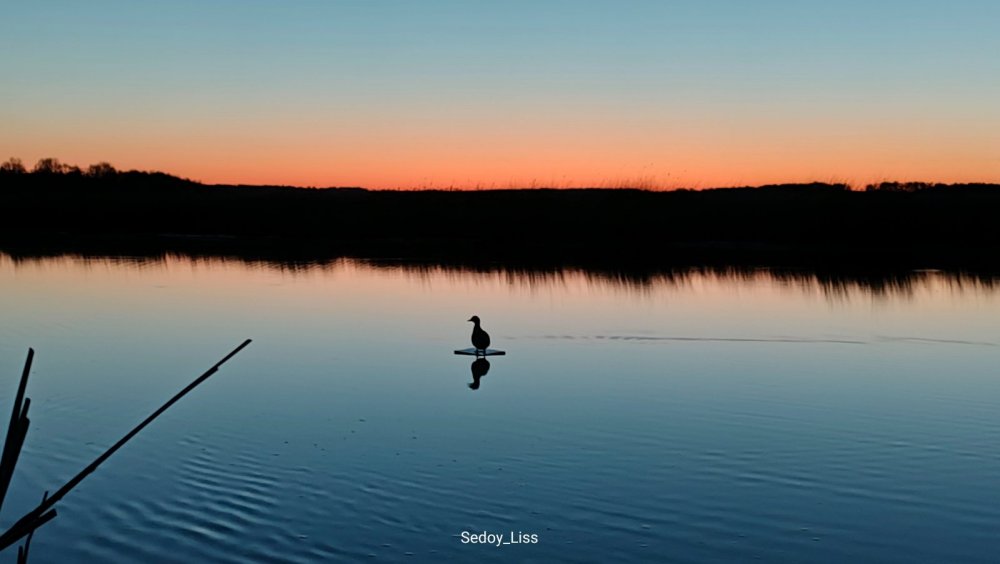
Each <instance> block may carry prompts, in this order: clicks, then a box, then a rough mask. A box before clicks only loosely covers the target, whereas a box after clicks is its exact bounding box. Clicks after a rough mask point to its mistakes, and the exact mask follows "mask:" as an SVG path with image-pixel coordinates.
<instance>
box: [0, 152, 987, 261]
mask: <svg viewBox="0 0 1000 564" xmlns="http://www.w3.org/2000/svg"><path fill="white" fill-rule="evenodd" d="M0 206H2V207H3V209H4V210H5V211H6V213H5V214H4V217H3V219H2V221H0V248H2V249H7V250H12V249H13V250H14V251H15V252H30V249H31V248H33V247H34V248H36V250H37V251H38V252H51V251H52V250H53V249H56V250H60V249H61V250H63V251H69V252H82V253H88V252H89V253H97V254H110V255H114V254H123V253H124V254H128V253H133V252H138V253H140V254H142V253H151V252H152V253H155V252H157V251H179V252H194V253H207V254H236V255H241V256H260V257H267V258H271V259H276V260H286V261H298V260H301V261H312V260H323V259H327V258H330V257H339V256H346V257H364V258H370V257H400V258H404V259H412V260H429V261H439V262H444V263H449V262H454V261H458V262H461V263H468V264H477V263H478V264H496V263H503V264H512V265H516V266H518V267H520V266H525V267H527V268H535V267H542V268H550V267H553V266H555V267H565V266H577V267H582V268H593V269H598V270H600V269H611V270H614V269H625V270H639V271H641V270H643V269H650V268H653V269H656V268H660V267H662V266H664V265H683V264H688V265H692V264H694V265H696V264H705V263H708V264H737V265H773V266H806V267H813V266H823V267H826V266H828V265H831V264H840V265H846V266H849V267H851V268H868V267H877V268H887V267H891V268H892V269H896V270H905V269H907V268H943V269H972V270H986V271H993V270H995V269H997V268H996V267H1000V253H997V252H996V251H997V250H1000V230H998V229H997V228H996V223H997V212H998V211H1000V185H987V184H955V185H940V184H924V183H889V182H886V183H881V184H877V185H870V186H868V187H866V188H865V189H863V190H852V189H851V188H850V187H849V186H847V185H843V184H823V183H813V184H800V185H779V186H762V187H756V188H750V187H743V188H720V189H709V190H697V191H694V190H676V191H669V192H657V191H647V190H633V189H610V190H609V189H604V190H602V189H558V190H556V189H530V190H482V191H440V190H421V191H386V190H382V191H370V190H364V189H361V188H324V189H301V188H292V187H275V186H226V185H204V184H200V183H197V182H193V181H190V180H186V179H181V178H177V177H174V176H171V175H168V174H164V173H158V172H139V171H128V172H120V171H117V170H115V169H114V167H112V166H111V165H109V164H107V163H100V164H98V165H93V166H90V167H88V168H87V169H86V170H81V169H79V168H78V167H72V166H67V165H65V164H63V163H60V162H59V161H58V160H56V159H43V160H42V161H39V163H38V164H37V165H36V166H35V167H34V169H33V170H32V171H31V172H29V171H28V170H27V169H26V167H24V165H23V164H21V163H20V161H17V160H16V159H12V160H9V161H7V162H6V163H3V165H0Z"/></svg>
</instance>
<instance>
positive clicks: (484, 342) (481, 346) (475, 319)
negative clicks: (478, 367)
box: [469, 315, 490, 356]
mask: <svg viewBox="0 0 1000 564" xmlns="http://www.w3.org/2000/svg"><path fill="white" fill-rule="evenodd" d="M469 321H471V322H472V323H473V324H475V327H473V328H472V346H474V347H476V353H477V354H478V353H479V352H480V351H482V353H483V356H486V349H487V348H489V346H490V334H489V333H487V332H486V331H483V328H482V327H480V326H479V316H478V315H473V316H472V317H470V318H469Z"/></svg>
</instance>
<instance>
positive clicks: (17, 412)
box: [0, 339, 251, 564]
mask: <svg viewBox="0 0 1000 564" xmlns="http://www.w3.org/2000/svg"><path fill="white" fill-rule="evenodd" d="M250 343H251V339H247V340H245V341H243V343H241V344H240V345H239V346H238V347H236V348H235V349H233V350H232V351H231V352H230V353H229V354H227V355H226V356H224V357H223V358H222V360H220V361H219V362H216V363H215V364H214V365H212V367H211V368H209V369H208V370H206V371H205V372H204V373H203V374H202V375H201V376H199V377H198V378H196V379H195V380H194V381H193V382H191V383H190V384H188V385H187V386H185V387H184V388H183V389H182V390H181V391H179V392H177V393H176V394H175V395H174V396H173V397H172V398H170V399H169V400H167V401H166V403H164V404H163V405H161V406H160V407H159V408H158V409H157V410H156V411H154V412H153V413H151V414H150V415H149V416H148V417H146V418H145V419H143V420H142V422H140V423H139V424H138V425H136V426H135V427H133V428H132V430H131V431H129V432H128V433H126V434H125V436H123V437H122V438H121V439H119V440H118V442H116V443H115V444H113V445H111V446H110V447H109V448H108V449H107V450H106V451H104V452H103V453H102V454H101V455H100V456H98V457H97V458H96V459H94V461H93V462H91V463H90V464H88V465H87V466H86V467H85V468H84V469H83V470H81V471H80V472H79V473H77V474H76V475H75V476H73V477H72V478H70V480H69V481H67V482H66V483H65V484H63V485H62V487H60V488H59V489H58V490H56V492H55V493H54V494H52V495H51V496H49V492H48V491H46V492H45V494H44V495H43V496H42V501H41V503H39V504H38V506H37V507H35V508H34V509H32V510H31V511H29V512H28V513H26V514H25V515H24V516H23V517H21V518H20V519H18V521H17V522H16V523H14V524H13V525H11V526H10V527H9V528H8V529H7V530H6V531H5V532H4V533H2V534H0V551H2V550H4V549H6V548H7V547H9V546H11V545H12V544H14V543H16V542H18V541H20V540H21V539H22V538H27V540H26V541H25V544H24V545H23V546H20V547H18V551H17V559H18V563H19V564H20V563H24V562H27V559H28V550H29V548H30V546H31V538H32V536H33V535H34V532H35V530H37V529H38V528H39V527H41V526H42V525H44V524H46V523H48V522H49V521H51V520H52V519H53V518H55V516H56V510H55V505H56V503H58V502H59V500H61V499H62V498H63V497H64V496H65V495H66V494H68V493H69V492H70V491H71V490H72V489H73V488H75V487H76V486H78V485H79V484H80V482H82V481H83V479H84V478H86V477H87V476H89V475H90V474H91V473H92V472H93V471H94V470H97V467H98V466H100V465H101V464H102V463H104V461H105V460H107V459H108V458H110V457H111V455H113V454H114V453H115V452H117V451H118V449H120V448H121V447H122V446H124V445H125V443H127V442H128V441H130V440H131V439H132V438H133V437H135V436H136V435H137V434H138V433H139V431H142V430H143V429H144V428H145V427H146V426H147V425H149V424H150V423H152V422H153V420H154V419H156V418H157V417H159V416H160V415H162V414H163V412H165V411H166V410H167V409H169V408H170V406H172V405H174V404H175V403H176V402H177V401H178V400H180V399H181V398H182V397H184V396H185V395H187V393H188V392H190V391H191V390H193V389H195V388H196V387H198V386H199V385H201V384H202V383H203V382H204V381H205V380H207V379H208V378H209V377H210V376H212V375H213V374H215V373H216V372H218V370H219V367H221V366H222V365H223V364H225V363H226V362H227V361H228V360H229V359H231V358H232V357H234V356H236V354H237V353H239V352H240V351H241V350H243V349H244V348H245V347H246V346H247V345H249V344H250ZM34 357H35V351H34V350H33V349H28V358H27V360H26V361H25V363H24V371H23V372H22V373H21V381H20V383H19V385H18V388H17V395H16V396H15V399H14V406H13V409H12V411H11V416H10V426H9V427H8V428H7V438H6V440H5V441H4V447H3V454H2V455H0V508H2V507H3V500H4V498H5V497H6V494H7V489H8V487H9V485H10V480H11V477H12V476H13V474H14V467H15V465H16V464H17V459H18V457H19V456H20V454H21V447H22V446H24V438H25V436H26V435H27V433H28V425H29V424H30V420H29V419H28V407H29V406H30V405H31V400H30V399H28V398H26V397H24V395H25V391H26V388H27V385H28V374H29V373H30V372H31V364H32V361H33V360H34Z"/></svg>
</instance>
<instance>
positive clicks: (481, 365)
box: [469, 358, 490, 390]
mask: <svg viewBox="0 0 1000 564" xmlns="http://www.w3.org/2000/svg"><path fill="white" fill-rule="evenodd" d="M489 371H490V361H488V360H486V359H485V358H477V359H476V360H474V361H472V383H470V384H469V389H470V390H478V389H479V380H480V379H481V378H482V377H483V376H486V373H487V372H489Z"/></svg>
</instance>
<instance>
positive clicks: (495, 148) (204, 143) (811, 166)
mask: <svg viewBox="0 0 1000 564" xmlns="http://www.w3.org/2000/svg"><path fill="white" fill-rule="evenodd" d="M287 136H288V135H287V134H285V135H281V136H279V137H281V138H285V137H287ZM228 137H229V136H218V138H216V139H211V138H208V139H202V140H201V142H199V143H183V142H182V140H181V139H179V138H177V139H169V138H168V139H163V138H160V139H158V140H156V141H155V142H154V141H150V140H148V139H147V140H136V141H135V142H134V143H131V144H126V145H118V144H116V143H112V142H98V143H79V142H78V141H79V140H71V139H67V140H63V141H56V140H54V139H51V138H48V139H44V140H43V139H38V140H37V141H36V142H33V143H27V144H23V143H20V144H18V145H19V146H17V147H15V146H12V145H11V144H7V143H3V144H2V145H0V149H3V150H5V151H6V152H7V153H10V155H7V156H15V157H19V158H21V159H22V160H23V161H24V163H25V165H26V166H28V167H29V168H30V167H31V166H32V165H33V164H34V162H35V161H37V159H39V158H42V157H55V158H58V159H60V160H61V161H62V162H65V163H69V164H76V165H79V166H81V167H86V166H87V165H89V164H92V163H95V162H100V161H107V162H110V163H111V164H113V165H114V166H115V167H117V168H119V169H121V170H130V169H138V170H156V171H162V172H166V173H169V174H174V175H177V176H181V177H185V178H190V179H192V180H196V181H199V182H204V183H207V184H257V185H291V186H304V187H326V186H362V187H366V188H371V189H419V188H439V189H445V188H456V189H475V188H532V187H555V188H569V187H599V188H620V187H640V188H653V189H673V188H696V189H697V188H711V187H723V186H745V185H750V186H756V185H763V184H777V183H790V182H812V181H820V182H845V183H848V184H852V185H855V186H859V185H864V184H867V183H869V182H879V181H884V180H900V181H910V180H914V181H925V182H944V183H956V182H1000V157H996V156H995V155H991V152H990V151H989V150H987V145H986V144H984V143H983V142H982V141H983V140H982V139H976V138H974V136H968V135H966V136H964V137H963V136H961V135H953V136H950V137H948V138H944V139H941V140H939V141H937V142H933V143H931V142H923V143H921V141H920V139H919V138H917V139H914V138H913V137H907V136H906V135H899V136H891V137H890V136H882V137H881V138H880V137H870V136H865V135H864V134H859V135H857V136H851V135H830V136H825V137H823V138H808V137H803V138H801V139H799V140H796V139H794V138H792V137H791V136H789V137H786V138H782V137H784V136H782V135H781V133H780V132H772V133H771V134H767V133H761V134H760V136H759V139H757V142H756V143H754V142H753V141H752V140H750V139H738V138H736V137H735V136H728V137H727V136H724V135H717V136H714V135H711V134H709V133H708V132H702V133H701V135H699V136H686V137H685V136H681V137H679V138H678V140H672V139H670V138H669V137H668V136H666V135H663V136H629V135H625V134H618V135H614V134H611V133H608V132H605V134H604V135H603V136H593V135H591V136H588V135H586V134H585V132H577V133H576V134H575V135H574V134H572V133H570V134H567V135H558V134H550V135H548V136H541V135H535V136H531V137H526V139H528V140H526V141H518V140H517V139H514V138H512V137H515V136H508V137H509V138H506V139H505V138H503V137H499V136H494V137H492V138H490V139H488V140H485V141H483V140H481V141H478V142H474V141H473V140H472V138H469V140H468V141H466V140H465V139H464V138H462V137H460V136H454V135H452V136H448V135H443V134H441V135H438V136H436V137H437V138H434V136H428V138H427V139H426V140H425V141H424V142H415V141H414V140H413V139H408V138H406V136H401V137H393V136H391V135H369V136H367V137H359V138H355V139H354V140H353V141H352V142H349V143H348V142H337V141H328V142H326V143H319V142H316V141H318V140H314V139H309V138H308V136H305V138H304V139H302V140H301V142H299V143H284V142H282V140H281V139H278V140H267V138H266V137H263V136H262V137H261V138H259V139H258V140H252V139H251V140H249V141H247V140H241V139H238V138H237V137H238V135H236V136H233V137H232V138H228ZM643 137H647V138H643ZM648 137H654V138H652V139H650V138H648ZM656 137H658V138H656ZM970 137H971V138H970ZM108 141H110V140H108ZM220 147H224V148H220ZM18 149H20V150H19V151H18ZM3 158H6V157H3Z"/></svg>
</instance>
